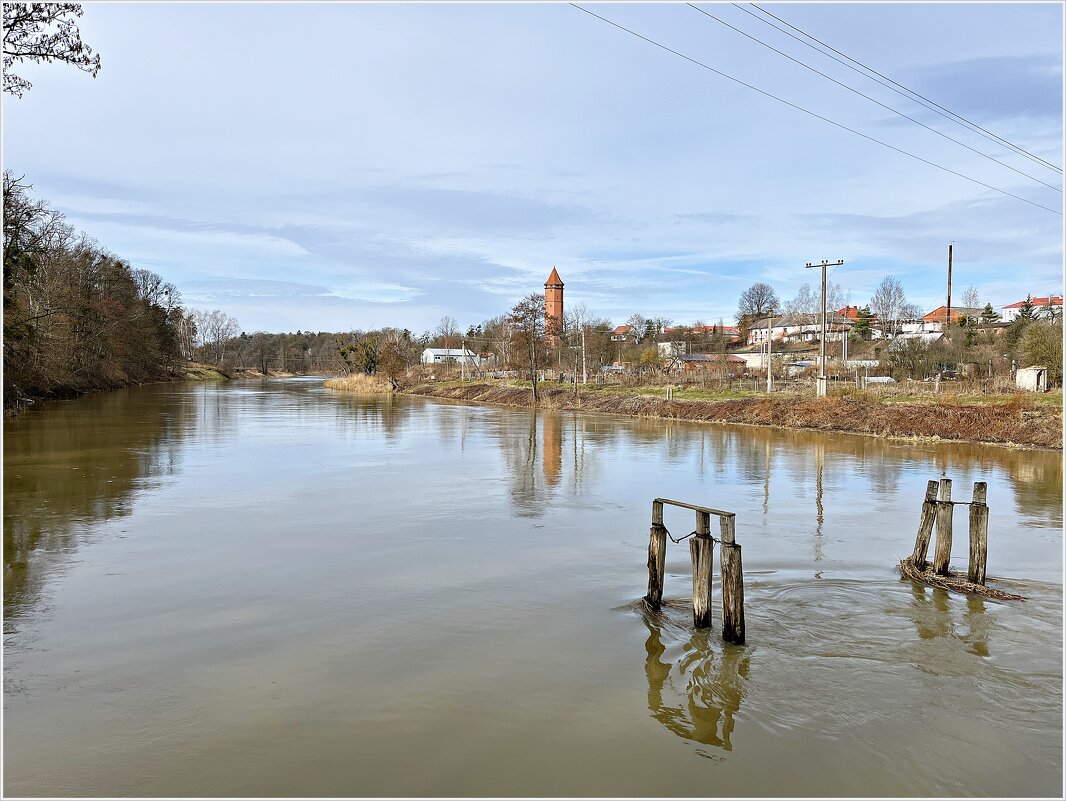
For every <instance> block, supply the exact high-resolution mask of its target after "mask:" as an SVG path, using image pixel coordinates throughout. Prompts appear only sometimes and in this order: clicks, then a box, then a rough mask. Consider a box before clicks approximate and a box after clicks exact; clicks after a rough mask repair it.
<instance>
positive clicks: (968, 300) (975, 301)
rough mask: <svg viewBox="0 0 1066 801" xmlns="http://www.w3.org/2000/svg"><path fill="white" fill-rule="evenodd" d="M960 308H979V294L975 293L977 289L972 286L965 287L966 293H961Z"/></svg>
mask: <svg viewBox="0 0 1066 801" xmlns="http://www.w3.org/2000/svg"><path fill="white" fill-rule="evenodd" d="M962 307H963V308H964V309H980V308H981V293H980V292H978V291H977V287H975V286H974V285H973V284H970V286H968V287H966V291H965V292H963V293H962Z"/></svg>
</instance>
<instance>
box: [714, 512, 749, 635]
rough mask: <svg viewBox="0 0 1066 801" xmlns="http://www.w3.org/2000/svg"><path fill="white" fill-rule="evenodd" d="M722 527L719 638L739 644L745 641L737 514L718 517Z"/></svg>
mask: <svg viewBox="0 0 1066 801" xmlns="http://www.w3.org/2000/svg"><path fill="white" fill-rule="evenodd" d="M719 522H720V524H721V530H722V555H721V557H720V569H721V575H722V639H723V640H725V641H726V642H733V643H737V644H740V643H742V642H744V569H743V566H742V565H741V561H740V546H739V545H737V543H736V518H735V517H734V516H733V515H728V516H725V515H723V516H722V517H720V518H719Z"/></svg>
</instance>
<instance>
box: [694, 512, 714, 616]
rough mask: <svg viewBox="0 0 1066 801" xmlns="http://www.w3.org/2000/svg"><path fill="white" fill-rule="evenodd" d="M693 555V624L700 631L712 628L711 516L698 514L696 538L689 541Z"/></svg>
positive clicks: (712, 548) (712, 543)
mask: <svg viewBox="0 0 1066 801" xmlns="http://www.w3.org/2000/svg"><path fill="white" fill-rule="evenodd" d="M688 547H689V553H691V554H692V622H693V623H694V624H695V626H696V628H698V629H706V628H710V626H711V571H712V570H713V569H714V564H713V563H714V540H712V539H711V516H710V514H709V513H707V512H696V536H694V537H693V538H692V539H690V540H689V546H688Z"/></svg>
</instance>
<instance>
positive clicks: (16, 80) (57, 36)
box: [4, 3, 100, 97]
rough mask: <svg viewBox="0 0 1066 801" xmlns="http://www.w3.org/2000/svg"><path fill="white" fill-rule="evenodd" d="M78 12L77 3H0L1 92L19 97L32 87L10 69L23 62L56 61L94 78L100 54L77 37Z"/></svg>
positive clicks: (78, 5)
mask: <svg viewBox="0 0 1066 801" xmlns="http://www.w3.org/2000/svg"><path fill="white" fill-rule="evenodd" d="M81 15H82V10H81V4H80V3H4V91H5V92H9V93H11V94H13V95H15V97H22V94H23V92H25V91H26V90H28V89H29V88H30V87H31V86H32V84H31V83H30V82H29V81H27V80H26V79H25V78H22V77H20V76H18V75H15V74H14V73H13V72H12V71H11V68H12V67H13V66H14V65H15V64H16V63H22V62H24V61H32V62H34V63H38V64H39V63H42V62H51V61H59V62H61V63H64V64H70V65H71V66H73V67H77V68H78V69H79V70H82V71H84V72H87V73H89V74H90V75H92V76H93V77H94V78H95V77H96V73H98V72H99V71H100V56H99V55H93V49H92V48H91V47H89V45H87V44H85V42H83V41H82V40H81V32H80V31H79V30H78V26H77V23H76V22H75V21H74V19H75V18H77V17H80V16H81Z"/></svg>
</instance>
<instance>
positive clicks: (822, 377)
mask: <svg viewBox="0 0 1066 801" xmlns="http://www.w3.org/2000/svg"><path fill="white" fill-rule="evenodd" d="M843 264H844V261H843V260H842V259H839V260H837V261H835V262H833V263H832V264H830V263H829V262H828V261H826V260H825V259H822V263H821V264H811V263H810V262H807V264H806V265H804V266H805V267H806V268H808V269H809V268H811V267H821V268H822V337H821V342H819V344H818V397H819V398H824V397H825V396H826V395H827V394H828V391H829V379H828V378H827V377H826V374H825V268H826V267H840V266H841V265H843Z"/></svg>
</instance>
